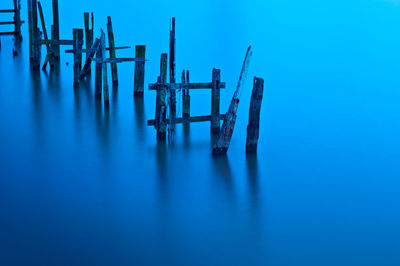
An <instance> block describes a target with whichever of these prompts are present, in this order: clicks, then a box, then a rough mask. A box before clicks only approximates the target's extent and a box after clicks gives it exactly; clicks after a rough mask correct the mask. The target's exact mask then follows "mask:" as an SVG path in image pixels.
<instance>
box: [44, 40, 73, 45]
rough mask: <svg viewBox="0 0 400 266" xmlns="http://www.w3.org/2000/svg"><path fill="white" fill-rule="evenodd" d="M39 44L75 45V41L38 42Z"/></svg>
mask: <svg viewBox="0 0 400 266" xmlns="http://www.w3.org/2000/svg"><path fill="white" fill-rule="evenodd" d="M37 42H38V43H39V44H41V45H48V44H50V45H73V44H74V41H72V40H37Z"/></svg>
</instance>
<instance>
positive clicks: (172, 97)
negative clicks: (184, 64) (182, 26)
mask: <svg viewBox="0 0 400 266" xmlns="http://www.w3.org/2000/svg"><path fill="white" fill-rule="evenodd" d="M175 43H176V39H175V18H174V17H173V18H172V19H171V30H170V33H169V83H170V84H174V83H175V82H176V81H175V71H176V64H175ZM168 105H169V119H170V127H169V137H170V140H173V136H174V134H175V123H174V121H175V118H176V91H175V90H168Z"/></svg>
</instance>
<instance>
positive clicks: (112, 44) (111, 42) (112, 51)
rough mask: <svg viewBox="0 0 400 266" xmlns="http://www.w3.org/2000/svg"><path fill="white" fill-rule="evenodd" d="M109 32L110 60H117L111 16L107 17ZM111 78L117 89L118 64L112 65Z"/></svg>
mask: <svg viewBox="0 0 400 266" xmlns="http://www.w3.org/2000/svg"><path fill="white" fill-rule="evenodd" d="M107 32H108V46H109V49H110V58H116V57H117V56H116V53H115V42H114V32H113V28H112V23H111V17H110V16H108V17H107ZM111 76H112V82H113V87H117V86H118V72H117V64H116V63H111Z"/></svg>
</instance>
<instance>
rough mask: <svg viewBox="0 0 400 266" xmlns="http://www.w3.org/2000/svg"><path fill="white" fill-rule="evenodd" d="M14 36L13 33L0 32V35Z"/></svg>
mask: <svg viewBox="0 0 400 266" xmlns="http://www.w3.org/2000/svg"><path fill="white" fill-rule="evenodd" d="M13 34H15V31H4V32H0V35H13Z"/></svg>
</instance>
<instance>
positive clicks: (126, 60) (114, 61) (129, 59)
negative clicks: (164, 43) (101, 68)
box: [94, 57, 148, 63]
mask: <svg viewBox="0 0 400 266" xmlns="http://www.w3.org/2000/svg"><path fill="white" fill-rule="evenodd" d="M94 61H95V62H96V63H123V62H143V61H148V60H146V59H145V58H142V57H137V58H107V59H106V60H98V59H96V58H95V59H94Z"/></svg>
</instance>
